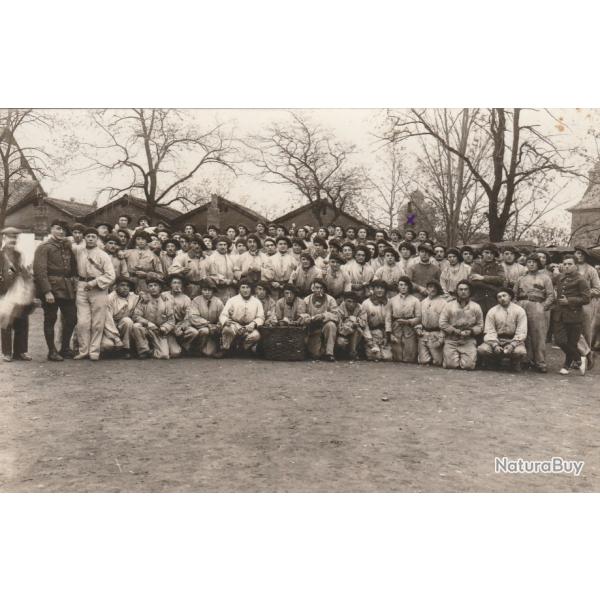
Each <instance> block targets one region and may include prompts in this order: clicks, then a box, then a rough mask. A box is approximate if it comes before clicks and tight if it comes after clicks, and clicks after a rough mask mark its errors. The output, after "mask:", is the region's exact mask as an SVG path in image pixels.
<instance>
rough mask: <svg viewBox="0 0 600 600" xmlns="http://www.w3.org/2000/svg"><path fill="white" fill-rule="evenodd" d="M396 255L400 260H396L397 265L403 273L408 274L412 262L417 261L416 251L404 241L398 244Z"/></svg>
mask: <svg viewBox="0 0 600 600" xmlns="http://www.w3.org/2000/svg"><path fill="white" fill-rule="evenodd" d="M398 253H399V254H400V258H399V259H398V264H399V265H400V267H402V270H403V271H404V273H405V274H406V273H408V267H409V265H411V264H413V263H414V262H418V261H419V257H418V256H416V254H417V249H416V248H415V247H414V246H413V245H412V244H411V243H410V242H407V241H406V240H405V241H404V242H400V244H399V246H398Z"/></svg>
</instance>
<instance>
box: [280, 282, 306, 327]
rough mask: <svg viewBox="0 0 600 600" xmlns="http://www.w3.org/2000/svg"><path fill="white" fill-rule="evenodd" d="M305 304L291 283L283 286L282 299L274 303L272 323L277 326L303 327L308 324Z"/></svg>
mask: <svg viewBox="0 0 600 600" xmlns="http://www.w3.org/2000/svg"><path fill="white" fill-rule="evenodd" d="M308 319H309V317H308V314H307V312H306V303H305V302H304V300H303V299H302V298H300V296H299V294H298V289H297V288H296V287H295V286H294V285H292V284H291V283H286V284H285V285H284V286H283V297H281V298H279V300H277V302H276V303H275V312H274V319H273V320H274V322H275V323H277V324H279V325H305V324H306V323H307V322H308Z"/></svg>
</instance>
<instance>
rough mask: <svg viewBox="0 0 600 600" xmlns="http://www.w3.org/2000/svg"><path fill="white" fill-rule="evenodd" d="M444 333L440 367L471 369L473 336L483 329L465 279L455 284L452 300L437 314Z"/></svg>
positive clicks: (474, 346) (480, 313)
mask: <svg viewBox="0 0 600 600" xmlns="http://www.w3.org/2000/svg"><path fill="white" fill-rule="evenodd" d="M440 329H441V330H442V331H443V332H444V364H443V366H444V369H465V370H469V371H471V370H473V369H474V368H475V366H476V364H477V342H476V341H475V338H476V337H477V336H478V335H481V332H482V331H483V311H482V310H481V306H479V304H477V303H476V302H473V301H472V300H471V284H470V283H469V282H468V281H467V280H466V279H465V280H464V281H460V282H459V283H458V285H457V286H456V300H450V302H448V304H446V306H445V307H444V309H443V310H442V312H441V314H440Z"/></svg>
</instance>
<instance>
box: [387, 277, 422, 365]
mask: <svg viewBox="0 0 600 600" xmlns="http://www.w3.org/2000/svg"><path fill="white" fill-rule="evenodd" d="M412 292H413V287H412V282H411V280H410V279H409V278H408V277H405V276H404V277H401V278H400V281H399V282H398V294H396V295H395V296H394V297H392V298H390V300H389V302H388V304H387V307H386V315H385V333H386V336H387V339H388V342H389V344H390V346H391V349H392V360H394V361H396V362H409V363H412V362H417V335H416V330H415V327H416V326H417V325H418V324H419V323H420V322H421V303H420V301H419V300H418V299H417V298H416V297H415V296H413V295H412Z"/></svg>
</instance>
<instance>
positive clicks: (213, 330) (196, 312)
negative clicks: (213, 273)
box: [182, 279, 225, 358]
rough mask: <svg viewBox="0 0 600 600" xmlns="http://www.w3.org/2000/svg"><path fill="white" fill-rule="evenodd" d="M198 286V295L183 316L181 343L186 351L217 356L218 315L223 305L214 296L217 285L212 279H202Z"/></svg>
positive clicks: (219, 328)
mask: <svg viewBox="0 0 600 600" xmlns="http://www.w3.org/2000/svg"><path fill="white" fill-rule="evenodd" d="M198 286H199V288H200V295H199V296H196V297H195V298H194V299H193V300H192V303H191V304H190V306H189V308H188V310H187V314H186V317H185V325H184V327H183V343H182V345H183V347H184V348H185V349H186V350H187V351H188V352H193V351H194V350H197V351H199V352H200V353H201V354H203V355H204V356H212V357H215V358H219V357H220V353H219V336H220V334H221V326H220V324H219V317H220V316H221V313H222V312H223V307H224V306H225V305H224V304H223V301H222V300H221V298H218V297H217V296H215V294H216V293H217V285H216V283H215V282H214V281H213V280H212V279H202V280H201V281H200V283H199V284H198Z"/></svg>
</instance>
